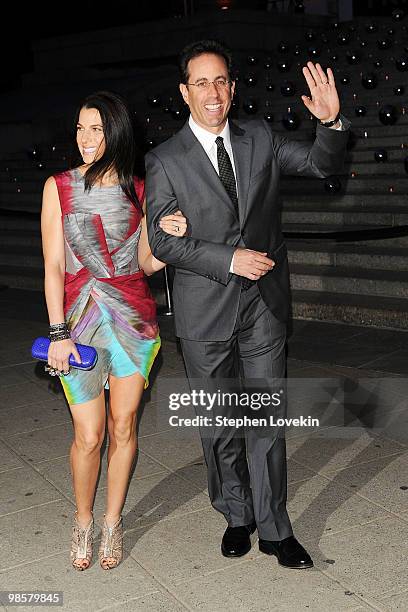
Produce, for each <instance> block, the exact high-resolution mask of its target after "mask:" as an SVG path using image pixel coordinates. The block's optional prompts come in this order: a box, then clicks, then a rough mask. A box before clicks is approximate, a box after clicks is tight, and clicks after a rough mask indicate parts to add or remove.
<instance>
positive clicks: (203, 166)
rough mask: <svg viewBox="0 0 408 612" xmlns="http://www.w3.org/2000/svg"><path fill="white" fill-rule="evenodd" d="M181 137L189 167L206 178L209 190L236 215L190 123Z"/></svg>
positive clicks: (182, 130) (183, 129)
mask: <svg viewBox="0 0 408 612" xmlns="http://www.w3.org/2000/svg"><path fill="white" fill-rule="evenodd" d="M179 136H180V138H181V141H182V143H183V145H184V148H185V150H186V160H187V163H188V164H189V166H191V168H192V170H196V171H197V173H198V174H199V175H200V176H205V180H206V183H207V184H208V186H209V188H210V189H212V190H213V191H215V193H216V195H217V197H218V198H219V199H220V200H222V202H224V203H225V204H226V205H227V206H229V208H230V209H231V210H232V211H233V212H234V213H235V206H234V204H233V203H232V201H231V199H230V197H229V195H228V194H227V192H226V191H225V189H224V186H223V184H222V183H221V181H220V177H219V176H218V174H217V172H216V170H215V168H214V166H213V165H212V163H211V161H210V159H209V157H208V155H207V153H206V152H205V151H204V149H203V147H202V146H201V144H200V142H199V141H198V140H197V138H196V137H195V136H194V134H193V132H192V131H191V128H190V126H189V125H188V122H186V123H185V125H184V126H183V127H182V128H181V130H180V132H179ZM234 159H235V154H234ZM192 176H193V174H192ZM238 205H239V204H238ZM235 214H236V213H235Z"/></svg>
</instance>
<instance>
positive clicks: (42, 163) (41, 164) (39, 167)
mask: <svg viewBox="0 0 408 612" xmlns="http://www.w3.org/2000/svg"><path fill="white" fill-rule="evenodd" d="M37 168H38V170H44V169H45V168H46V165H45V164H44V162H41V161H40V162H38V164H37Z"/></svg>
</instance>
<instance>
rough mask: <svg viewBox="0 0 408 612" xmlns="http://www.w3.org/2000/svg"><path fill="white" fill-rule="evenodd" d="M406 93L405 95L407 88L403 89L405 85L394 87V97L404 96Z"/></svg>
mask: <svg viewBox="0 0 408 612" xmlns="http://www.w3.org/2000/svg"><path fill="white" fill-rule="evenodd" d="M404 93H405V87H403V85H397V87H394V95H396V96H403V95H404Z"/></svg>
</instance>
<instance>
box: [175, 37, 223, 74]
mask: <svg viewBox="0 0 408 612" xmlns="http://www.w3.org/2000/svg"><path fill="white" fill-rule="evenodd" d="M204 53H213V54H214V55H219V56H220V57H222V58H223V59H224V60H225V63H226V65H227V70H228V76H229V78H230V79H232V78H233V76H232V55H231V52H230V50H229V49H227V47H226V46H225V45H223V44H222V43H220V42H218V41H217V40H198V41H197V42H194V43H190V44H189V45H187V46H186V47H184V49H183V50H182V52H181V53H180V57H179V69H180V79H181V82H182V83H184V84H186V83H188V79H189V74H188V69H187V66H188V62H189V61H190V60H192V59H194V58H195V57H198V56H199V55H203V54H204Z"/></svg>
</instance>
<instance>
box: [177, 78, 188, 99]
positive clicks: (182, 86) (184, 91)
mask: <svg viewBox="0 0 408 612" xmlns="http://www.w3.org/2000/svg"><path fill="white" fill-rule="evenodd" d="M179 89H180V93H181V95H182V96H183V100H184V102H185V103H186V104H188V87H187V85H185V84H184V83H180V85H179Z"/></svg>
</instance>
